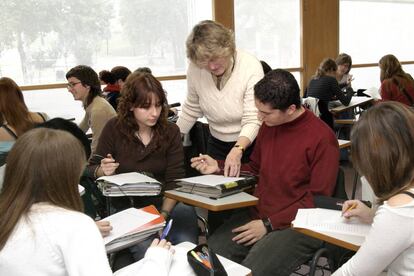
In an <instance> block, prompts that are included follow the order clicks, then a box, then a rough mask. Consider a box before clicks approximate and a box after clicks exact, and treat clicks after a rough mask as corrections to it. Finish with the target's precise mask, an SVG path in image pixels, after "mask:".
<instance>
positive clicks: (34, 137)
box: [0, 128, 172, 276]
mask: <svg viewBox="0 0 414 276" xmlns="http://www.w3.org/2000/svg"><path fill="white" fill-rule="evenodd" d="M85 164H86V158H85V153H84V150H83V148H82V146H81V144H80V142H79V141H78V140H77V139H76V138H75V137H74V136H73V135H72V134H70V133H68V132H66V131H61V130H52V129H46V128H39V129H34V130H30V131H28V132H27V133H25V134H24V135H22V136H21V137H19V139H18V140H17V142H16V144H15V145H14V146H13V148H12V150H11V151H10V153H9V155H8V158H7V168H6V173H5V178H4V185H3V188H2V191H1V194H0V275H7V276H18V275H19V276H20V275H33V276H37V275H39V276H40V275H54V276H60V275H61V276H67V275H70V276H86V275H88V276H89V275H100V276H105V275H112V271H111V268H110V267H109V264H108V260H107V257H106V253H105V248H104V244H103V240H102V237H101V234H100V233H99V230H98V228H97V226H96V225H95V223H94V221H93V220H92V219H91V218H89V217H88V216H86V215H84V214H83V213H81V210H82V203H81V199H80V196H79V192H78V184H77V183H78V181H79V177H80V175H81V173H82V171H83V169H84V167H85ZM171 259H172V252H171V250H170V244H169V243H167V242H166V241H165V240H162V241H161V242H159V241H158V240H154V242H153V244H152V247H150V248H149V249H148V251H147V253H146V256H145V259H144V261H143V262H144V263H143V265H142V266H141V270H140V275H151V274H153V275H168V271H169V267H170V264H171Z"/></svg>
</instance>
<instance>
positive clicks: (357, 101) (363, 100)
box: [330, 96, 374, 113]
mask: <svg viewBox="0 0 414 276" xmlns="http://www.w3.org/2000/svg"><path fill="white" fill-rule="evenodd" d="M373 100H374V99H373V98H370V97H358V96H354V97H352V99H351V102H350V103H349V105H347V106H345V105H343V104H341V105H339V106H337V107H334V108H331V109H330V111H331V112H332V113H340V112H343V111H346V110H348V109H352V108H354V107H357V106H360V105H363V104H367V103H370V102H372V101H373Z"/></svg>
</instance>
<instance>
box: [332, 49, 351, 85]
mask: <svg viewBox="0 0 414 276" xmlns="http://www.w3.org/2000/svg"><path fill="white" fill-rule="evenodd" d="M335 63H336V65H337V66H338V69H337V70H336V80H337V81H338V84H339V88H341V89H343V88H345V87H348V86H349V87H351V84H352V80H353V77H352V75H351V74H349V71H351V68H352V58H351V56H350V55H348V54H345V53H341V54H339V55H338V57H337V58H336V59H335Z"/></svg>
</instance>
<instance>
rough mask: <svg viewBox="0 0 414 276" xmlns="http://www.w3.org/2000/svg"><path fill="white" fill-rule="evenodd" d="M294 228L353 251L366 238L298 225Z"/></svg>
mask: <svg viewBox="0 0 414 276" xmlns="http://www.w3.org/2000/svg"><path fill="white" fill-rule="evenodd" d="M293 229H294V230H296V231H298V232H300V233H302V234H305V235H307V236H310V237H313V238H317V239H320V240H323V241H326V242H329V243H331V244H334V245H337V246H340V247H343V248H346V249H349V250H352V251H357V250H358V249H359V247H360V246H361V244H362V243H363V242H364V238H362V237H359V236H352V235H346V234H337V233H329V232H323V231H314V230H310V229H305V228H296V227H293Z"/></svg>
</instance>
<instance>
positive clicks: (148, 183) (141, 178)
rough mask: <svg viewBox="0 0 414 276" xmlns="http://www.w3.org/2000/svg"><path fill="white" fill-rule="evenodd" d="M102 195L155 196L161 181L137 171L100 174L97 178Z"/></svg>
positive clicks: (158, 192) (159, 189)
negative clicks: (107, 174)
mask: <svg viewBox="0 0 414 276" xmlns="http://www.w3.org/2000/svg"><path fill="white" fill-rule="evenodd" d="M97 182H98V185H99V188H100V189H101V191H102V193H103V195H104V196H111V197H112V196H156V195H159V194H160V192H161V183H160V182H159V181H158V180H156V179H154V178H151V177H149V176H146V175H144V174H141V173H137V172H130V173H122V174H115V175H109V176H102V177H99V178H98V179H97Z"/></svg>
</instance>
